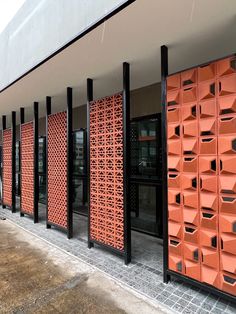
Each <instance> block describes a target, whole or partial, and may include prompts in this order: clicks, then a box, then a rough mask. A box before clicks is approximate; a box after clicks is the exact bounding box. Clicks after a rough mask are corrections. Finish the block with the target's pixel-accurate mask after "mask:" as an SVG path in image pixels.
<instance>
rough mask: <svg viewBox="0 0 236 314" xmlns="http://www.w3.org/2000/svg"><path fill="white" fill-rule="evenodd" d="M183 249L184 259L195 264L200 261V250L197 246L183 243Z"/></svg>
mask: <svg viewBox="0 0 236 314" xmlns="http://www.w3.org/2000/svg"><path fill="white" fill-rule="evenodd" d="M183 248H184V258H185V259H188V260H191V261H195V262H198V261H200V260H201V256H200V250H199V247H198V246H197V245H194V244H189V243H184V245H183Z"/></svg>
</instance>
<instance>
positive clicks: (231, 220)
mask: <svg viewBox="0 0 236 314" xmlns="http://www.w3.org/2000/svg"><path fill="white" fill-rule="evenodd" d="M219 229H220V232H225V233H232V235H233V234H234V235H235V239H236V215H227V214H223V213H222V214H221V215H219Z"/></svg>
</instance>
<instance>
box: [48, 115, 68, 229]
mask: <svg viewBox="0 0 236 314" xmlns="http://www.w3.org/2000/svg"><path fill="white" fill-rule="evenodd" d="M48 222H49V223H53V224H55V225H57V226H60V227H62V228H65V229H67V114H66V112H60V113H56V114H52V115H50V116H48Z"/></svg>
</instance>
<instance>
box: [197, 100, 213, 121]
mask: <svg viewBox="0 0 236 314" xmlns="http://www.w3.org/2000/svg"><path fill="white" fill-rule="evenodd" d="M199 113H200V118H210V117H216V115H217V112H216V101H215V99H210V100H206V101H202V102H200V103H199Z"/></svg>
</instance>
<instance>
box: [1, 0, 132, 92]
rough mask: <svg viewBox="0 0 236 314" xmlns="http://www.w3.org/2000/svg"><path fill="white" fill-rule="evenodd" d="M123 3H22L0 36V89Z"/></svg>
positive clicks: (68, 0)
mask: <svg viewBox="0 0 236 314" xmlns="http://www.w3.org/2000/svg"><path fill="white" fill-rule="evenodd" d="M124 2H126V1H125V0H26V1H25V3H24V4H23V6H22V7H21V8H20V10H19V11H18V12H17V14H16V15H15V17H14V18H13V19H12V21H11V22H10V23H9V24H8V26H7V27H6V29H5V30H4V31H3V32H2V33H1V35H0V69H1V71H0V89H2V88H3V87H5V86H6V85H8V84H9V83H11V82H12V81H14V80H15V79H17V78H18V77H19V76H21V75H22V74H23V73H25V72H27V70H29V69H30V68H32V67H33V66H35V65H36V64H38V63H39V62H40V61H42V60H43V59H45V58H46V57H47V56H49V55H50V54H52V53H53V52H54V51H56V50H57V49H58V48H60V47H61V46H63V45H64V44H65V43H66V42H68V41H70V40H71V39H73V38H74V37H75V36H77V35H78V34H79V33H81V32H82V31H83V30H84V29H86V28H88V27H89V26H90V25H92V24H94V23H95V22H96V21H98V20H99V19H101V18H102V17H103V16H104V15H106V14H107V13H108V12H110V11H113V10H114V9H115V8H116V7H118V6H119V5H121V4H122V3H124Z"/></svg>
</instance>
